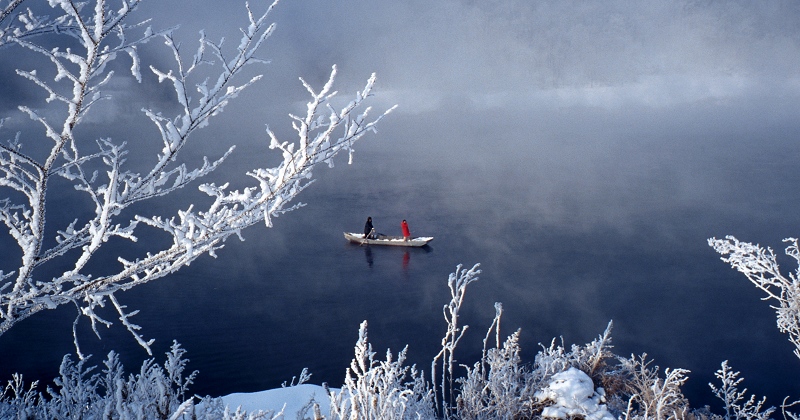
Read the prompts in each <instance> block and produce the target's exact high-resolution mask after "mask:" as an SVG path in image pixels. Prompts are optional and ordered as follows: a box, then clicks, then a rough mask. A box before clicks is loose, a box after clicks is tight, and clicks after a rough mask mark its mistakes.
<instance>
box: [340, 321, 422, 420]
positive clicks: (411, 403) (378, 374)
mask: <svg viewBox="0 0 800 420" xmlns="http://www.w3.org/2000/svg"><path fill="white" fill-rule="evenodd" d="M392 359H393V356H392V353H391V351H389V350H387V351H386V360H384V361H378V360H375V353H374V352H373V351H372V345H371V344H369V342H368V340H367V322H366V321H364V322H363V323H361V327H360V329H359V333H358V342H357V343H356V347H355V358H354V359H353V360H352V362H351V363H350V368H349V369H348V370H347V374H346V377H345V382H344V385H343V386H342V389H341V391H340V392H338V393H337V392H329V394H330V399H331V417H332V418H334V419H343V420H346V419H363V420H366V419H375V420H403V419H419V418H422V419H430V418H434V417H435V414H434V408H433V391H432V390H431V389H430V388H428V386H427V384H426V382H425V378H424V375H423V373H422V372H419V371H417V369H416V367H415V366H411V367H408V366H403V363H404V362H405V359H406V349H403V350H402V351H401V352H400V353H398V354H397V360H392Z"/></svg>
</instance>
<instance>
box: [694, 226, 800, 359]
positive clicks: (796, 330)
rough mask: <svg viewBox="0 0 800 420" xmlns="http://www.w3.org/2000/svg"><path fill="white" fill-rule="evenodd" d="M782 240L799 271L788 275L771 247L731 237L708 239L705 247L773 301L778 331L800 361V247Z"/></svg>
mask: <svg viewBox="0 0 800 420" xmlns="http://www.w3.org/2000/svg"><path fill="white" fill-rule="evenodd" d="M783 241H784V242H785V243H788V244H789V245H788V246H787V247H786V255H788V256H789V257H790V258H791V259H793V260H794V261H795V262H797V264H798V268H797V269H796V270H795V271H794V272H789V273H788V275H784V274H783V273H781V271H780V267H779V266H778V262H777V259H776V256H775V253H774V252H773V251H772V249H771V248H764V247H761V246H760V245H754V244H751V243H748V242H741V241H739V240H738V239H736V238H735V237H733V236H726V237H725V239H716V238H711V239H709V240H708V244H709V245H710V246H711V247H712V248H714V250H715V251H717V252H718V253H720V254H722V255H723V256H722V258H721V259H722V261H725V262H726V263H728V264H730V265H731V267H733V268H734V269H735V270H737V271H739V272H740V273H742V274H744V275H745V277H747V279H748V280H750V282H751V283H753V285H755V286H756V287H757V288H759V289H760V290H762V291H763V292H764V293H765V294H766V296H765V297H763V298H762V300H767V301H770V302H772V305H771V306H772V308H773V309H775V313H776V314H777V323H778V329H779V330H780V331H781V332H782V333H786V334H788V335H789V341H791V342H792V344H794V346H795V350H794V354H795V356H797V357H798V358H800V248H798V244H797V239H795V238H788V239H784V240H783Z"/></svg>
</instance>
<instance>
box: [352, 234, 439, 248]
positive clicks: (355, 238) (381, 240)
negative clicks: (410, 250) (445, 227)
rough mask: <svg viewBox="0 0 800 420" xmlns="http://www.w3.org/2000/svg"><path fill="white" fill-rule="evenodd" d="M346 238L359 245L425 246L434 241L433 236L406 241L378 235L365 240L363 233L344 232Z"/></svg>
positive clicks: (396, 237)
mask: <svg viewBox="0 0 800 420" xmlns="http://www.w3.org/2000/svg"><path fill="white" fill-rule="evenodd" d="M344 238H345V239H347V240H348V241H350V242H352V243H354V244H359V245H388V246H413V247H420V246H425V245H427V244H428V242H430V241H432V240H433V237H432V236H416V237H413V238H408V240H406V239H405V238H403V237H402V236H388V235H378V237H377V238H376V239H364V234H363V233H354V232H344Z"/></svg>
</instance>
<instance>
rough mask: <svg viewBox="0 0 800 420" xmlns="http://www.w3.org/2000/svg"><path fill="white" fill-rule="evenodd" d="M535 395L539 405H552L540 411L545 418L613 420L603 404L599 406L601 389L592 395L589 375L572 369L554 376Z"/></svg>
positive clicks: (603, 400)
mask: <svg viewBox="0 0 800 420" xmlns="http://www.w3.org/2000/svg"><path fill="white" fill-rule="evenodd" d="M535 396H536V399H537V400H538V401H540V402H547V401H550V402H552V403H553V405H551V406H549V407H545V409H544V410H543V411H542V417H544V418H557V419H567V418H571V417H573V416H578V415H580V416H583V417H585V418H586V419H587V420H601V419H602V420H614V416H612V415H611V413H609V412H608V408H607V407H606V405H605V404H601V403H602V402H605V391H604V390H603V388H597V391H596V392H595V390H594V383H592V379H591V378H590V377H589V375H587V374H585V373H584V372H582V371H581V370H579V369H576V368H574V367H571V368H569V369H567V370H565V371H564V372H561V373H557V374H555V375H553V377H552V378H551V380H550V383H549V384H548V385H547V387H545V388H544V389H543V390H541V391H539V392H537V393H536V395H535Z"/></svg>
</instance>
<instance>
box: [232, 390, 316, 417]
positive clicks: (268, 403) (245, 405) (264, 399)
mask: <svg viewBox="0 0 800 420" xmlns="http://www.w3.org/2000/svg"><path fill="white" fill-rule="evenodd" d="M312 398H313V399H314V401H315V402H316V403H317V404H319V408H320V412H321V413H322V414H323V415H324V416H325V417H326V418H328V417H330V410H331V409H330V400H329V399H328V395H327V393H326V392H325V388H323V387H321V386H319V385H311V384H301V385H295V386H290V387H286V388H275V389H269V390H266V391H260V392H250V393H235V394H229V395H225V396H224V397H222V400H223V401H224V403H225V405H227V406H228V407H230V408H231V410H235V409H236V408H237V407H241V408H242V410H246V411H247V412H248V413H252V412H256V411H258V410H263V411H268V410H274V411H275V412H276V413H277V412H279V411H281V409H283V407H284V404H286V408H285V409H284V410H283V413H284V418H287V419H293V418H295V415H296V414H297V412H299V411H300V410H301V409H303V407H304V406H306V405H307V404H308V402H309V401H311V399H312ZM309 413H312V412H311V411H310V412H309Z"/></svg>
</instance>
